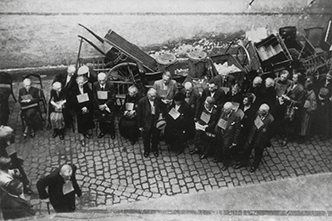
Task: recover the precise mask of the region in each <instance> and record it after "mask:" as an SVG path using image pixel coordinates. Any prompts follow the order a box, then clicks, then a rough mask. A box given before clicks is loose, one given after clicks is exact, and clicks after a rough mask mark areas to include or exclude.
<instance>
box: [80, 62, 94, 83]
mask: <svg viewBox="0 0 332 221" xmlns="http://www.w3.org/2000/svg"><path fill="white" fill-rule="evenodd" d="M77 76H83V77H84V83H86V82H89V83H90V87H92V85H93V84H94V83H95V82H96V81H97V80H98V77H97V73H96V72H95V71H94V70H93V68H89V67H88V66H87V65H82V66H81V67H79V68H78V70H77Z"/></svg>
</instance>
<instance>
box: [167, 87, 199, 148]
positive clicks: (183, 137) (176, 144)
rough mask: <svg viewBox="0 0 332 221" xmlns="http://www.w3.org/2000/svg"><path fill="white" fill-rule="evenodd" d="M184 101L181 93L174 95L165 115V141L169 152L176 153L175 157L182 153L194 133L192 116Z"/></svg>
mask: <svg viewBox="0 0 332 221" xmlns="http://www.w3.org/2000/svg"><path fill="white" fill-rule="evenodd" d="M184 99H185V95H184V94H183V93H181V92H178V93H176V94H175V95H174V98H173V102H172V103H171V105H170V106H169V107H168V108H167V114H165V120H166V127H165V141H166V144H168V145H170V147H171V150H174V151H175V152H176V155H179V154H181V153H182V152H183V151H184V148H185V142H186V141H188V140H189V139H190V138H192V137H193V131H194V116H193V113H192V110H191V108H190V106H189V104H188V103H187V102H185V101H184Z"/></svg>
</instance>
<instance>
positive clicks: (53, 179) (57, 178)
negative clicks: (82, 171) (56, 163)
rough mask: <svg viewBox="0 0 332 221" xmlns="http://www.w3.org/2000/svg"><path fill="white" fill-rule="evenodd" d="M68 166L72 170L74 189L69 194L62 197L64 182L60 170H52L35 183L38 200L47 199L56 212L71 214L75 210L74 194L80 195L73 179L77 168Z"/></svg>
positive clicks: (79, 190)
mask: <svg viewBox="0 0 332 221" xmlns="http://www.w3.org/2000/svg"><path fill="white" fill-rule="evenodd" d="M70 166H71V167H72V169H73V174H72V176H71V181H72V184H73V188H74V191H72V192H71V193H68V194H66V195H63V192H62V187H63V184H64V183H65V181H64V179H63V178H62V176H61V175H60V168H58V169H56V170H54V171H53V172H51V174H49V175H47V176H46V177H42V178H40V179H39V180H38V182H37V190H38V193H39V198H40V199H47V198H49V199H50V202H51V204H52V206H53V208H54V210H55V211H57V212H73V211H74V210H75V194H76V195H77V196H79V197H80V196H81V195H82V191H81V189H80V187H79V186H78V184H77V181H76V177H75V173H76V169H77V167H76V166H75V165H73V164H71V165H70ZM46 187H48V192H47V191H46V189H45V188H46Z"/></svg>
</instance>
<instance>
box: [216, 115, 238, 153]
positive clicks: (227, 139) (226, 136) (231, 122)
mask: <svg viewBox="0 0 332 221" xmlns="http://www.w3.org/2000/svg"><path fill="white" fill-rule="evenodd" d="M220 119H224V120H225V121H226V122H227V123H226V127H225V129H222V128H221V127H219V126H218V123H217V124H216V126H215V131H216V133H217V137H219V138H222V142H223V144H224V146H225V147H230V146H231V145H232V144H237V143H238V138H239V135H240V132H241V117H240V116H239V115H238V114H237V112H235V111H232V113H231V114H230V115H229V117H228V118H227V119H226V113H225V112H224V111H222V112H221V114H220V118H219V120H220ZM219 120H218V121H219Z"/></svg>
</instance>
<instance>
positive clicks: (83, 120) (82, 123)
mask: <svg viewBox="0 0 332 221" xmlns="http://www.w3.org/2000/svg"><path fill="white" fill-rule="evenodd" d="M83 92H84V93H87V94H88V96H89V101H86V102H83V103H78V100H77V95H79V94H81V92H80V90H79V88H78V85H77V84H76V86H75V87H74V88H73V91H72V93H71V99H72V102H73V106H74V109H75V112H76V116H77V129H78V132H79V133H85V132H86V131H87V130H88V129H92V128H94V122H93V95H92V91H91V89H90V88H89V86H88V84H84V85H83ZM83 107H86V108H87V109H88V111H89V112H88V113H83V112H82V108H83Z"/></svg>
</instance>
